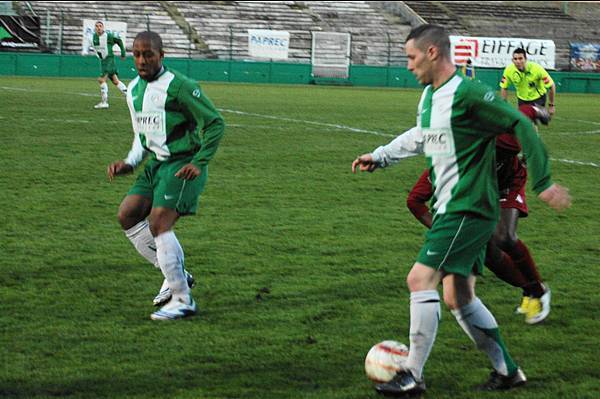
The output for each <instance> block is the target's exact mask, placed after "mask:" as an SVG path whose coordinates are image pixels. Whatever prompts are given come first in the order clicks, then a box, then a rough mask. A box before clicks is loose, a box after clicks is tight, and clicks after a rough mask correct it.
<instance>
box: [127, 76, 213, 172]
mask: <svg viewBox="0 0 600 399" xmlns="http://www.w3.org/2000/svg"><path fill="white" fill-rule="evenodd" d="M127 105H128V106H129V112H130V114H131V122H132V124H133V130H134V141H133V146H132V148H131V151H130V152H129V155H128V156H127V159H125V162H126V163H128V164H129V165H132V166H133V167H135V166H137V165H138V164H139V163H140V162H141V161H142V160H143V158H144V156H145V155H147V154H148V153H149V154H151V156H152V157H154V158H156V159H157V160H159V161H168V160H170V159H179V158H183V157H190V156H193V159H192V161H191V162H192V163H193V164H195V165H196V166H197V167H200V166H202V165H206V164H207V163H208V161H209V160H211V159H212V157H213V156H214V154H215V152H216V151H217V147H218V145H219V141H220V140H221V138H222V137H223V133H224V131H225V124H224V122H223V118H222V117H221V115H220V114H219V112H218V111H217V110H216V109H215V107H214V105H213V104H212V102H211V101H210V100H209V99H208V97H206V96H205V95H204V93H203V92H202V90H201V89H200V86H199V85H198V84H197V83H196V82H195V81H193V80H191V79H189V78H187V77H185V76H184V75H182V74H180V73H178V72H176V71H172V70H167V68H166V67H163V70H162V71H161V72H160V74H159V75H158V77H157V78H156V79H154V80H152V81H151V82H148V81H146V80H144V79H141V78H140V77H139V76H137V77H136V78H135V79H133V80H132V81H131V83H129V86H128V88H127Z"/></svg>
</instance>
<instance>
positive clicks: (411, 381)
mask: <svg viewBox="0 0 600 399" xmlns="http://www.w3.org/2000/svg"><path fill="white" fill-rule="evenodd" d="M425 389H426V388H425V380H421V381H417V380H416V379H415V377H413V375H412V373H411V372H410V371H408V370H400V371H398V372H397V373H396V375H395V376H394V378H392V379H391V381H389V382H385V383H383V384H377V385H375V391H377V393H379V394H381V395H383V396H393V397H410V396H416V395H421V394H422V393H423V392H425Z"/></svg>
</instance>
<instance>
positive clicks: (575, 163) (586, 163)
mask: <svg viewBox="0 0 600 399" xmlns="http://www.w3.org/2000/svg"><path fill="white" fill-rule="evenodd" d="M550 160H551V161H556V162H562V163H570V164H573V165H581V166H593V167H594V168H600V164H597V163H594V162H581V161H573V160H572V159H558V158H550Z"/></svg>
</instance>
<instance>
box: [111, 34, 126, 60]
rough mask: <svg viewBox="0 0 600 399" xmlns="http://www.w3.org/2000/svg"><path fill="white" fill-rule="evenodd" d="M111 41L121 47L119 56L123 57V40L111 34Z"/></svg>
mask: <svg viewBox="0 0 600 399" xmlns="http://www.w3.org/2000/svg"><path fill="white" fill-rule="evenodd" d="M113 41H114V42H115V44H117V45H118V46H119V48H120V49H121V58H125V45H124V44H123V40H121V38H120V37H119V36H117V35H113Z"/></svg>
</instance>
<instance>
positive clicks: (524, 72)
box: [500, 48, 556, 116]
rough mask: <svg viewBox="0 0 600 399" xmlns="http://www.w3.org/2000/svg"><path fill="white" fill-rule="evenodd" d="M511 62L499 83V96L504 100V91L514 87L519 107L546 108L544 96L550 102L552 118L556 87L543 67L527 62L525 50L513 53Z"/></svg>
mask: <svg viewBox="0 0 600 399" xmlns="http://www.w3.org/2000/svg"><path fill="white" fill-rule="evenodd" d="M512 59H513V62H512V64H510V65H509V66H507V67H506V68H504V73H503V74H502V80H501V81H500V94H501V95H502V98H504V99H505V100H506V99H507V98H508V92H507V91H506V89H508V87H509V86H510V85H514V86H515V89H516V91H517V101H518V103H519V105H522V104H531V105H539V106H541V107H545V106H546V95H548V99H549V100H550V102H549V103H548V113H549V114H550V115H551V116H552V115H554V113H555V111H556V107H555V106H554V97H555V96H556V86H555V84H554V81H553V80H552V77H551V76H550V75H549V74H548V72H546V70H545V69H544V67H542V66H541V65H539V64H536V63H535V62H531V61H527V52H526V51H525V49H522V48H518V49H516V50H515V51H513V56H512Z"/></svg>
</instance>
